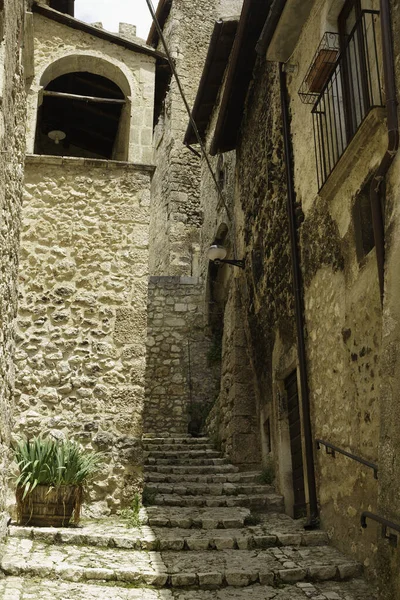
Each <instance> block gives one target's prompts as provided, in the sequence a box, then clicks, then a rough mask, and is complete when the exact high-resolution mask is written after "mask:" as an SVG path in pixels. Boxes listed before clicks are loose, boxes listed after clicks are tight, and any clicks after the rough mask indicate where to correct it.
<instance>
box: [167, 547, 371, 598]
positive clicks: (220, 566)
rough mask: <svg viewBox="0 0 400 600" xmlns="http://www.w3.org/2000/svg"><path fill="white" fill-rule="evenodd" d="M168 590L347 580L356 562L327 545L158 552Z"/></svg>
mask: <svg viewBox="0 0 400 600" xmlns="http://www.w3.org/2000/svg"><path fill="white" fill-rule="evenodd" d="M161 556H162V560H163V561H164V563H165V565H166V569H167V572H168V575H169V577H168V581H169V582H170V584H171V585H172V587H188V586H193V587H200V588H203V587H207V586H214V587H223V586H225V585H228V586H232V587H246V586H249V585H252V584H255V583H260V584H263V585H280V584H281V583H296V582H298V581H304V580H309V581H325V580H331V579H348V578H351V577H354V576H356V575H358V574H359V573H360V571H361V567H360V565H359V564H358V563H356V562H354V561H352V560H350V559H348V558H346V557H344V556H343V555H342V554H341V553H340V552H338V551H337V550H335V549H333V548H331V547H329V546H317V547H303V546H301V547H299V548H292V547H290V546H288V547H282V548H269V549H266V550H256V549H255V550H252V551H248V550H221V551H220V552H207V551H206V552H168V551H167V552H162V553H161Z"/></svg>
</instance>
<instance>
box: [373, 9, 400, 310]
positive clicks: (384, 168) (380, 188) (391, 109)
mask: <svg viewBox="0 0 400 600" xmlns="http://www.w3.org/2000/svg"><path fill="white" fill-rule="evenodd" d="M380 12H381V32H382V53H383V76H384V81H385V91H386V110H387V130H388V147H387V150H386V153H385V155H384V157H383V159H382V161H381V164H380V165H379V167H378V169H377V171H376V172H375V174H374V176H373V178H372V182H371V190H370V201H371V212H372V226H373V230H374V238H375V249H376V260H377V263H378V278H379V290H380V295H381V302H382V303H383V293H384V284H385V216H384V214H385V213H384V202H383V193H384V186H385V178H386V174H387V172H388V170H389V168H390V166H391V164H392V162H393V160H394V157H395V156H396V153H397V150H398V148H399V121H398V114H397V98H396V78H395V73H394V56H393V33H392V23H391V15H390V0H380Z"/></svg>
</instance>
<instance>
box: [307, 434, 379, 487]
mask: <svg viewBox="0 0 400 600" xmlns="http://www.w3.org/2000/svg"><path fill="white" fill-rule="evenodd" d="M315 443H316V445H317V450H319V449H320V448H321V446H325V448H326V453H327V454H329V455H330V456H332V457H333V458H335V454H336V452H338V453H339V454H343V456H347V458H351V459H352V460H355V461H356V462H359V463H361V464H362V465H364V466H366V467H368V468H369V469H373V471H374V477H375V479H378V465H377V464H376V463H373V462H371V461H370V460H366V459H365V458H361V456H357V455H356V454H352V453H351V452H347V450H343V448H339V446H335V445H334V444H331V443H330V442H326V441H325V440H320V439H316V440H315Z"/></svg>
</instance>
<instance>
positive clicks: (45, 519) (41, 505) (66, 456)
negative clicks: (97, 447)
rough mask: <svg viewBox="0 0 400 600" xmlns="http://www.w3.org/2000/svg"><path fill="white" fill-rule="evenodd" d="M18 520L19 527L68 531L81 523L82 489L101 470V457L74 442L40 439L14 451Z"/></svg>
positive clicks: (27, 441) (21, 445) (28, 442)
mask: <svg viewBox="0 0 400 600" xmlns="http://www.w3.org/2000/svg"><path fill="white" fill-rule="evenodd" d="M15 459H16V462H17V465H18V470H19V474H18V476H17V479H16V484H17V488H16V499H17V519H18V523H19V524H20V525H34V526H43V527H66V526H68V524H69V522H70V520H71V517H72V514H73V515H74V522H75V523H78V521H79V518H80V510H81V506H82V500H83V486H84V484H85V483H87V481H88V480H90V479H91V478H92V477H93V475H94V474H95V473H96V471H97V470H98V469H99V466H100V462H101V455H100V454H99V453H96V452H90V453H88V452H86V451H85V450H83V448H82V447H81V446H80V445H79V444H77V443H76V442H73V441H71V440H58V439H55V438H52V437H42V436H38V437H35V438H33V439H27V440H20V441H18V442H17V444H16V447H15Z"/></svg>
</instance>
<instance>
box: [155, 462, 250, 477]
mask: <svg viewBox="0 0 400 600" xmlns="http://www.w3.org/2000/svg"><path fill="white" fill-rule="evenodd" d="M151 471H152V472H156V473H173V474H175V475H185V474H188V475H203V474H214V475H219V474H220V473H238V472H239V469H238V467H235V466H234V465H186V466H182V465H162V464H161V465H160V464H157V465H151Z"/></svg>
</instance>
